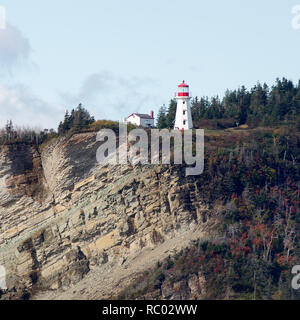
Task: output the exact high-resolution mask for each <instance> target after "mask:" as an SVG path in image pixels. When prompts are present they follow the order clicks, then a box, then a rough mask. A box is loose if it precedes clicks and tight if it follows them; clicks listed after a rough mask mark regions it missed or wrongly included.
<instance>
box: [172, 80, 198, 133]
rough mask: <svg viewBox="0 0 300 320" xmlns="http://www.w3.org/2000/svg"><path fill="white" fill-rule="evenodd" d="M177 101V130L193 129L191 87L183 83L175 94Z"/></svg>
mask: <svg viewBox="0 0 300 320" xmlns="http://www.w3.org/2000/svg"><path fill="white" fill-rule="evenodd" d="M175 98H176V100H177V110H176V118H175V127H174V129H175V130H189V129H192V128H193V120H192V113H191V106H190V100H191V97H190V92H189V86H188V85H187V84H186V83H185V82H184V81H182V83H181V84H180V85H179V86H178V91H177V92H176V94H175Z"/></svg>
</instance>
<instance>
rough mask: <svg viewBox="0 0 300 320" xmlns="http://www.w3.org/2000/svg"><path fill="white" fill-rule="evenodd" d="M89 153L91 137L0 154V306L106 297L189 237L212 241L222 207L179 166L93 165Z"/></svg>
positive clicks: (5, 148)
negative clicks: (0, 274) (3, 280)
mask: <svg viewBox="0 0 300 320" xmlns="http://www.w3.org/2000/svg"><path fill="white" fill-rule="evenodd" d="M97 147H98V143H97V142H96V137H95V134H94V133H81V134H75V135H73V136H72V137H71V138H70V139H66V138H61V139H58V140H56V141H53V142H52V143H49V144H48V145H46V146H45V147H44V148H43V149H42V151H40V152H39V151H38V150H36V149H35V148H34V147H33V146H30V145H26V144H15V145H7V146H3V147H2V148H1V150H0V265H4V266H5V268H6V271H7V286H8V290H7V291H6V292H5V293H4V294H3V298H4V299H18V298H23V299H24V298H29V297H30V298H33V299H75V298H76V299H101V298H109V297H114V296H116V295H118V294H119V293H120V292H121V291H122V289H124V288H125V287H126V286H128V285H130V284H131V283H132V282H134V281H135V279H137V278H138V277H139V274H140V273H141V272H143V271H145V270H148V269H149V268H150V267H153V266H155V265H156V264H157V262H158V261H159V260H163V259H165V258H166V257H168V256H169V255H173V254H175V253H176V252H178V251H179V250H181V249H182V248H184V247H186V246H188V245H189V244H190V242H191V241H192V240H193V239H198V238H202V239H206V238H212V237H213V236H214V230H215V226H216V223H217V221H218V215H219V212H221V211H222V207H219V208H218V207H217V206H215V207H214V208H213V209H212V207H211V206H210V205H209V204H208V203H207V202H206V201H204V200H203V197H202V196H201V192H200V191H199V188H200V185H199V182H198V181H197V179H196V178H193V177H185V171H184V169H183V168H182V167H180V166H151V165H148V166H131V165H129V164H128V165H116V166H112V165H111V166H106V167H102V166H100V165H99V164H98V163H97V161H96V149H97ZM200 278H201V277H200ZM194 280H195V279H194ZM195 281H196V280H195ZM195 281H194V282H195ZM197 281H198V280H197ZM194 282H193V281H192V280H191V281H190V283H191V286H193V287H195V284H194ZM193 290H196V289H193ZM197 290H198V289H197Z"/></svg>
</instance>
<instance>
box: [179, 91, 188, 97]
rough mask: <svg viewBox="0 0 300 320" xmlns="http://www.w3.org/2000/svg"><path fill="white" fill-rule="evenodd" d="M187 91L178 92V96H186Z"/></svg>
mask: <svg viewBox="0 0 300 320" xmlns="http://www.w3.org/2000/svg"><path fill="white" fill-rule="evenodd" d="M188 96H189V93H188V92H178V97H188Z"/></svg>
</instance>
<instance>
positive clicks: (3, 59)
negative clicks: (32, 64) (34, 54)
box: [0, 23, 31, 72]
mask: <svg viewBox="0 0 300 320" xmlns="http://www.w3.org/2000/svg"><path fill="white" fill-rule="evenodd" d="M30 52H31V46H30V43H29V40H28V39H27V38H25V37H24V36H23V34H22V32H21V31H20V30H19V29H18V28H17V27H14V26H12V25H10V24H9V23H7V24H6V28H5V29H0V67H1V68H4V69H6V70H8V71H9V72H11V71H12V69H13V68H14V67H16V66H19V65H21V64H23V63H24V62H26V61H27V60H28V59H29V55H30Z"/></svg>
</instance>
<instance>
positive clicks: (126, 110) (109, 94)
mask: <svg viewBox="0 0 300 320" xmlns="http://www.w3.org/2000/svg"><path fill="white" fill-rule="evenodd" d="M156 91H158V83H157V82H156V81H154V80H153V79H150V78H141V77H122V76H119V75H116V74H114V73H112V72H108V71H103V72H101V73H93V74H91V75H89V76H88V77H87V78H85V79H84V81H83V82H82V84H81V86H80V88H79V90H78V93H77V94H75V95H74V94H70V93H66V92H61V93H60V96H61V97H62V99H63V101H64V102H66V103H67V104H69V105H70V104H71V105H72V106H73V107H74V106H76V104H78V103H83V104H84V105H85V107H86V108H87V109H88V110H90V112H91V113H92V114H93V115H94V116H95V117H96V118H97V119H101V118H105V119H112V120H120V119H123V118H124V117H125V116H128V115H129V114H130V113H132V112H143V113H148V112H150V110H151V109H153V108H155V107H157V105H158V104H159V98H158V97H157V95H156V94H155V92H156Z"/></svg>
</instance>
